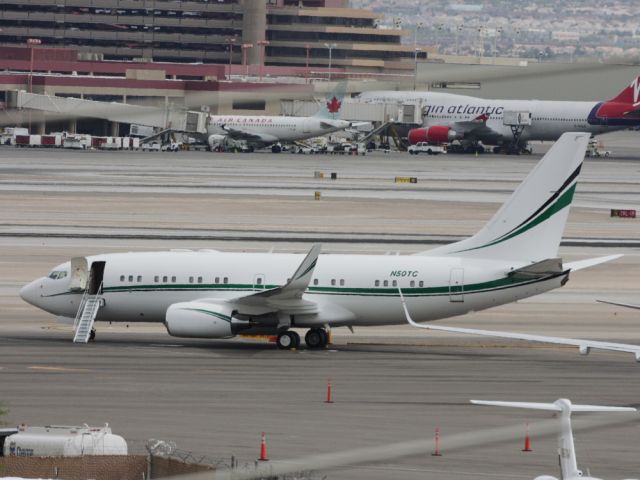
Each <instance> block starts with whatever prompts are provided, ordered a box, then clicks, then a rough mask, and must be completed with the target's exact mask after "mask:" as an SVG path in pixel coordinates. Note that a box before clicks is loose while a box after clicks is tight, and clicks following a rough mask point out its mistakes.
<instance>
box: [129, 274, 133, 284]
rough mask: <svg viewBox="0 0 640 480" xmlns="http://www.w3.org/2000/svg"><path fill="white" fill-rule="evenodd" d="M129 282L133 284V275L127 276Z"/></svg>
mask: <svg viewBox="0 0 640 480" xmlns="http://www.w3.org/2000/svg"><path fill="white" fill-rule="evenodd" d="M129 282H130V283H131V282H133V275H129Z"/></svg>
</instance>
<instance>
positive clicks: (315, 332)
mask: <svg viewBox="0 0 640 480" xmlns="http://www.w3.org/2000/svg"><path fill="white" fill-rule="evenodd" d="M304 341H305V343H306V344H307V347H309V348H314V349H315V348H324V347H326V346H327V343H328V341H329V337H328V335H327V332H326V331H325V330H324V329H322V328H312V329H311V330H309V331H308V332H307V334H306V335H305V336H304Z"/></svg>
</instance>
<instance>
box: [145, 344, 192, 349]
mask: <svg viewBox="0 0 640 480" xmlns="http://www.w3.org/2000/svg"><path fill="white" fill-rule="evenodd" d="M149 346H150V347H167V348H176V347H184V345H178V344H177V343H175V344H171V343H168V344H164V343H152V344H151V345H149Z"/></svg>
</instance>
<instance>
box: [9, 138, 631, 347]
mask: <svg viewBox="0 0 640 480" xmlns="http://www.w3.org/2000/svg"><path fill="white" fill-rule="evenodd" d="M588 141H589V135H588V134H584V133H566V134H564V135H563V136H562V137H561V138H560V140H558V142H556V143H555V144H554V145H553V146H552V148H551V149H550V150H549V151H548V152H547V154H546V155H545V156H544V157H543V158H542V160H540V162H539V163H538V164H537V165H536V167H535V168H534V169H533V170H532V171H531V172H530V173H529V175H528V176H527V177H526V178H525V180H524V181H523V183H522V184H521V185H520V186H519V187H518V188H517V189H516V191H515V192H514V193H513V194H512V196H511V197H510V199H509V200H508V201H507V202H506V203H505V204H504V205H503V206H502V208H500V210H499V211H498V212H497V213H496V214H495V215H494V217H493V218H492V219H491V220H489V222H488V223H487V224H486V225H485V226H484V227H483V228H482V229H481V230H480V231H479V232H478V233H476V234H475V235H474V236H472V237H470V238H468V239H465V240H462V241H460V242H457V243H453V244H450V245H446V246H441V247H437V248H435V249H432V250H429V251H425V252H421V253H417V254H414V255H403V256H389V255H329V254H326V255H320V245H314V246H313V247H312V248H311V249H310V250H309V252H308V253H307V254H306V255H299V254H280V253H227V252H221V251H215V250H206V251H167V252H146V253H137V252H134V253H120V254H105V255H96V256H89V257H77V258H72V259H71V260H70V261H68V262H66V263H63V264H62V265H59V266H57V267H55V268H54V269H53V270H52V271H51V272H50V273H49V274H48V275H47V276H46V277H42V278H39V279H37V280H34V281H33V282H31V283H30V284H28V285H26V286H24V287H23V288H22V289H21V291H20V296H21V297H22V298H23V299H24V300H25V301H26V302H28V303H30V304H32V305H35V306H37V307H39V308H41V309H43V310H45V311H47V312H50V313H52V314H54V315H58V316H61V317H65V318H67V319H69V320H71V319H75V320H74V324H75V326H76V327H75V338H74V340H75V341H77V342H86V341H88V339H89V338H90V336H91V334H90V332H91V329H92V327H93V322H94V319H95V320H97V321H110V322H135V321H140V322H164V324H165V326H166V328H167V331H168V332H169V334H170V335H173V336H177V337H195V338H230V337H233V336H235V335H238V334H249V335H261V334H262V335H264V334H268V335H277V345H278V347H279V348H282V349H289V348H294V347H297V346H298V345H299V343H300V337H299V335H298V333H296V331H295V330H293V328H302V329H307V333H306V335H305V342H306V344H307V346H308V347H310V348H321V347H324V346H326V344H327V337H328V335H327V332H328V330H329V329H330V328H334V327H348V328H352V327H354V326H367V325H391V324H403V323H405V322H407V315H406V313H405V312H406V309H407V308H408V309H409V310H410V311H411V314H412V315H413V318H415V319H416V321H419V322H427V321H432V320H438V319H441V318H446V317H452V316H456V315H462V314H465V313H468V312H472V311H476V310H483V309H486V308H490V307H494V306H497V305H503V304H506V303H511V302H514V301H516V300H519V299H523V298H527V297H531V296H533V295H538V294H540V293H544V292H547V291H549V290H553V289H555V288H559V287H561V286H563V285H564V284H565V283H567V281H568V280H569V275H570V274H571V272H573V271H576V270H580V269H583V268H586V267H590V266H593V265H597V264H599V263H602V262H606V261H608V260H612V259H614V258H617V257H619V255H613V256H607V257H599V258H595V259H590V260H582V261H578V262H572V263H564V262H563V261H562V259H561V258H558V247H559V244H560V240H561V237H562V232H563V230H564V227H565V223H566V221H567V217H568V215H569V207H570V205H571V202H572V199H573V195H574V191H575V189H576V183H577V179H578V175H579V173H580V168H581V166H582V162H583V160H584V155H585V150H586V148H587V143H588ZM401 301H404V307H405V311H403V304H402V303H401Z"/></svg>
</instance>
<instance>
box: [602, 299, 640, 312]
mask: <svg viewBox="0 0 640 480" xmlns="http://www.w3.org/2000/svg"><path fill="white" fill-rule="evenodd" d="M596 302H600V303H606V304H608V305H616V306H618V307H625V308H635V309H636V310H640V305H634V304H633V303H619V302H610V301H608V300H596Z"/></svg>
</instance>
